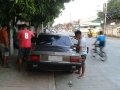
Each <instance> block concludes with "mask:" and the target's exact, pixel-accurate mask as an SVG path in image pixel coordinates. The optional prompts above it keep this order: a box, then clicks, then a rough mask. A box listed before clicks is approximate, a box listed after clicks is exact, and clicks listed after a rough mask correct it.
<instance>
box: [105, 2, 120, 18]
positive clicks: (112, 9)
mask: <svg viewBox="0 0 120 90" xmlns="http://www.w3.org/2000/svg"><path fill="white" fill-rule="evenodd" d="M107 11H108V13H107V17H108V19H111V20H113V19H120V0H109V1H108V4H107Z"/></svg>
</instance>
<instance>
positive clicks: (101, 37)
mask: <svg viewBox="0 0 120 90" xmlns="http://www.w3.org/2000/svg"><path fill="white" fill-rule="evenodd" d="M97 42H98V44H97ZM105 42H106V37H105V35H104V34H103V31H100V32H99V36H98V37H97V39H96V41H95V42H94V45H95V49H96V47H99V48H100V51H102V49H103V48H104V47H105Z"/></svg>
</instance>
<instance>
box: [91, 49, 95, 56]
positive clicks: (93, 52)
mask: <svg viewBox="0 0 120 90" xmlns="http://www.w3.org/2000/svg"><path fill="white" fill-rule="evenodd" d="M91 56H92V57H95V56H96V52H95V49H91Z"/></svg>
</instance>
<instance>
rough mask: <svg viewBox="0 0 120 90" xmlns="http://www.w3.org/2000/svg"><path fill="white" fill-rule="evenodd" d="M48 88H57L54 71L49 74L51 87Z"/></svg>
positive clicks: (52, 89)
mask: <svg viewBox="0 0 120 90" xmlns="http://www.w3.org/2000/svg"><path fill="white" fill-rule="evenodd" d="M48 90H56V88H55V79H54V72H53V73H50V74H49V89H48Z"/></svg>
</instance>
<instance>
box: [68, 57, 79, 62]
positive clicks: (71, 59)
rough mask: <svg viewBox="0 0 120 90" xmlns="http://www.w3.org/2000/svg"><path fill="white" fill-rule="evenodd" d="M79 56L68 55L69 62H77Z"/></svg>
mask: <svg viewBox="0 0 120 90" xmlns="http://www.w3.org/2000/svg"><path fill="white" fill-rule="evenodd" d="M79 60H80V57H76V56H72V57H70V62H79Z"/></svg>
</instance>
